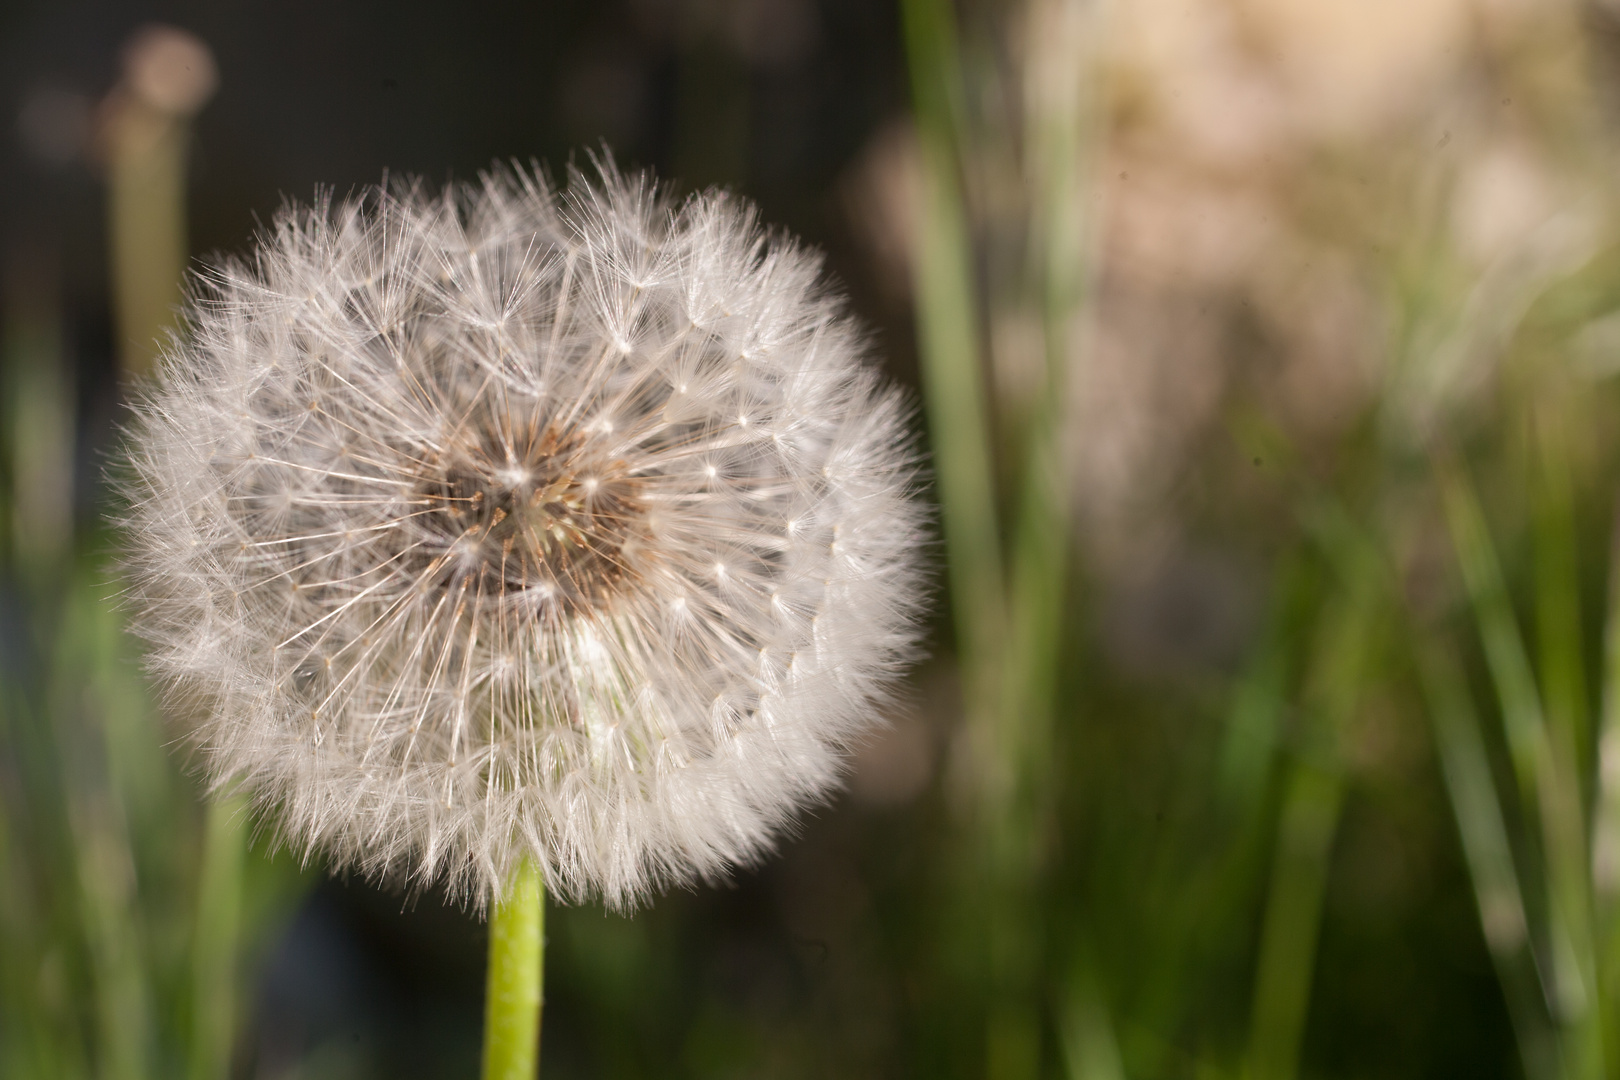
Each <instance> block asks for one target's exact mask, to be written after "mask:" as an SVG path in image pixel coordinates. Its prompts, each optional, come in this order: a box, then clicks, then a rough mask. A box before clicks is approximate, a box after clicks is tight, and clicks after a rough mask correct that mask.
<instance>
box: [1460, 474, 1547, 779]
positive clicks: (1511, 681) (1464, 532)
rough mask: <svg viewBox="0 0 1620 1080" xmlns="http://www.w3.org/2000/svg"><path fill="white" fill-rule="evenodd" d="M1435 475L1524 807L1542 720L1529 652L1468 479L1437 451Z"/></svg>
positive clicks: (1539, 756) (1542, 736) (1541, 747)
mask: <svg viewBox="0 0 1620 1080" xmlns="http://www.w3.org/2000/svg"><path fill="white" fill-rule="evenodd" d="M1434 468H1435V479H1436V482H1437V483H1438V485H1439V488H1440V496H1441V500H1442V502H1443V503H1444V506H1445V512H1446V522H1447V524H1448V525H1449V527H1450V529H1451V543H1452V547H1453V548H1454V549H1455V551H1456V554H1457V564H1458V566H1459V567H1460V568H1461V570H1462V577H1463V584H1464V586H1465V587H1466V588H1467V590H1468V598H1469V601H1470V603H1471V604H1472V605H1473V609H1474V617H1475V620H1476V621H1477V622H1478V624H1479V634H1480V638H1481V640H1482V642H1483V644H1484V646H1485V661H1486V664H1487V666H1488V667H1489V668H1490V672H1491V679H1492V681H1493V682H1494V683H1495V685H1496V694H1497V698H1498V699H1499V701H1500V703H1501V708H1502V724H1503V727H1504V728H1505V730H1506V732H1507V741H1508V753H1509V755H1510V756H1511V758H1512V760H1513V773H1514V776H1515V778H1516V779H1517V781H1518V784H1519V792H1520V795H1521V796H1522V797H1523V799H1524V802H1525V805H1526V806H1534V805H1535V803H1536V772H1537V770H1538V769H1539V768H1540V767H1541V762H1542V760H1543V759H1544V758H1545V757H1546V746H1545V743H1546V725H1545V723H1544V722H1543V720H1542V715H1541V701H1540V699H1539V698H1538V697H1537V695H1536V682H1535V678H1534V676H1533V675H1532V674H1531V671H1530V657H1529V654H1528V653H1527V652H1526V650H1525V647H1524V640H1523V638H1522V637H1521V636H1520V634H1519V626H1518V622H1517V620H1516V618H1515V616H1514V614H1513V604H1512V602H1511V600H1510V599H1509V597H1508V593H1507V585H1506V583H1505V582H1504V581H1503V579H1502V565H1501V563H1500V561H1498V559H1497V556H1496V548H1495V546H1494V545H1493V544H1492V543H1491V538H1490V532H1489V530H1488V529H1487V528H1486V525H1485V515H1484V513H1483V512H1482V511H1481V510H1480V508H1479V498H1478V496H1476V495H1475V493H1474V487H1473V483H1472V482H1471V481H1470V480H1469V479H1468V475H1467V473H1466V472H1464V471H1463V468H1462V466H1461V465H1460V464H1459V463H1458V462H1457V461H1456V460H1455V459H1454V458H1452V457H1451V456H1450V454H1449V453H1446V452H1444V451H1441V452H1439V453H1437V454H1436V456H1435V463H1434Z"/></svg>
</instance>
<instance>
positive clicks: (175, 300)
mask: <svg viewBox="0 0 1620 1080" xmlns="http://www.w3.org/2000/svg"><path fill="white" fill-rule="evenodd" d="M107 142H108V163H107V223H108V232H109V236H108V240H109V242H110V245H111V261H112V274H113V289H112V294H113V308H114V315H115V317H116V322H115V325H116V329H117V335H118V338H117V342H116V344H117V348H118V354H119V358H120V360H121V362H122V365H123V371H124V375H125V376H126V377H131V376H140V375H144V374H146V373H147V372H148V371H150V370H151V367H152V362H153V360H154V358H155V357H156V356H157V350H158V338H159V336H160V335H161V334H162V332H163V329H164V328H165V327H167V326H169V325H171V323H172V322H173V320H174V311H175V309H176V307H177V306H178V305H179V303H180V297H181V281H182V278H183V277H184V274H185V268H186V247H187V242H186V212H185V170H186V149H187V146H188V145H189V142H190V125H189V124H188V123H187V122H186V121H185V119H183V118H181V117H179V116H176V115H174V114H172V113H168V112H164V111H162V110H160V109H157V108H154V107H153V106H152V105H150V104H148V103H146V102H145V101H143V100H141V99H140V98H139V97H137V96H135V95H134V94H131V93H121V94H118V95H116V96H115V97H114V99H113V100H112V101H111V102H110V106H109V124H108V132H107Z"/></svg>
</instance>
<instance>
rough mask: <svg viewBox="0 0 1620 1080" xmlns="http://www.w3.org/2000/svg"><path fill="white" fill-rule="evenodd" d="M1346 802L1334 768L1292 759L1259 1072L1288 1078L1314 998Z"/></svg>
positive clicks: (1271, 908) (1259, 1029) (1257, 1075)
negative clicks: (1332, 861) (1332, 862)
mask: <svg viewBox="0 0 1620 1080" xmlns="http://www.w3.org/2000/svg"><path fill="white" fill-rule="evenodd" d="M1343 802H1344V778H1343V777H1342V776H1341V775H1340V774H1339V772H1338V771H1337V770H1332V769H1324V768H1321V767H1319V766H1317V765H1314V764H1312V763H1310V762H1305V761H1300V762H1297V763H1295V765H1294V767H1293V769H1292V771H1291V775H1290V776H1289V779H1288V790H1287V792H1286V794H1285V795H1284V797H1283V806H1282V821H1281V826H1280V829H1279V834H1278V837H1277V852H1276V855H1275V857H1274V861H1273V863H1272V874H1271V888H1270V891H1269V893H1268V895H1267V898H1266V914H1265V923H1264V925H1263V929H1262V931H1261V937H1260V959H1259V967H1258V975H1257V977H1256V981H1255V991H1254V1015H1253V1028H1252V1031H1251V1034H1250V1063H1251V1076H1252V1077H1253V1078H1254V1080H1289V1078H1291V1077H1293V1076H1294V1075H1295V1074H1296V1072H1297V1070H1298V1063H1299V1047H1300V1042H1301V1040H1302V1038H1303V1036H1304V1033H1305V1019H1306V1014H1307V1011H1308V1009H1309V1006H1310V998H1311V980H1312V976H1313V972H1314V969H1315V966H1316V943H1317V938H1318V937H1319V936H1320V927H1321V921H1322V897H1323V894H1324V892H1325V890H1326V887H1327V872H1328V862H1329V856H1330V855H1331V852H1332V848H1333V837H1334V834H1335V833H1336V832H1337V830H1338V825H1339V812H1340V809H1341V807H1342V804H1343Z"/></svg>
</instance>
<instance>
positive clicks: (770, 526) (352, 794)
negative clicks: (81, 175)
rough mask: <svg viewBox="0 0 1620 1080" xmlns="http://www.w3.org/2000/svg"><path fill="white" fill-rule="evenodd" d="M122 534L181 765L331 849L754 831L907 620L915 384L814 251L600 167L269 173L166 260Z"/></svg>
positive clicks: (561, 859) (347, 863)
mask: <svg viewBox="0 0 1620 1080" xmlns="http://www.w3.org/2000/svg"><path fill="white" fill-rule="evenodd" d="M187 318H188V330H187V331H186V333H185V335H184V337H183V339H182V340H181V341H179V342H177V343H176V344H174V345H173V346H172V347H171V348H170V349H169V351H168V353H167V355H165V356H164V357H163V359H162V361H161V363H160V365H159V370H158V373H157V375H156V378H155V379H154V381H153V383H152V385H151V386H150V387H149V388H148V390H147V392H146V394H145V395H144V397H143V399H142V400H141V401H140V403H139V404H138V405H137V407H136V415H137V419H136V422H135V424H134V425H133V428H132V431H131V433H130V449H129V460H130V464H131V468H130V469H129V470H128V477H129V480H128V486H129V489H130V501H131V510H130V512H129V519H128V522H127V531H126V537H127V547H128V556H127V562H128V567H129V576H130V579H131V596H132V600H133V605H134V608H135V611H136V616H137V620H136V621H137V627H138V629H140V631H141V632H142V633H143V634H144V635H145V636H146V637H147V638H148V639H149V640H150V642H151V643H152V647H153V648H152V656H153V661H152V662H153V665H154V667H155V668H156V670H157V671H158V672H159V673H160V674H161V676H162V677H164V679H165V680H166V681H167V682H168V684H169V685H170V687H171V688H172V689H173V690H174V691H175V692H176V694H177V696H178V697H180V698H182V699H185V700H186V701H187V702H188V703H189V705H190V708H189V710H188V711H189V713H190V715H192V716H193V717H194V719H193V721H192V724H193V730H192V735H193V738H194V740H195V743H196V745H197V746H198V747H199V748H200V750H201V752H202V757H203V761H204V762H205V763H206V768H207V771H208V773H209V776H210V777H211V779H212V780H213V781H214V782H215V783H217V784H224V783H226V782H229V781H232V780H240V781H241V782H242V783H243V784H244V785H245V786H246V788H247V790H248V791H250V792H252V793H253V795H254V797H255V798H256V800H257V801H258V803H259V804H260V805H261V806H262V807H263V808H264V809H266V810H269V811H271V812H272V814H273V818H274V820H275V821H276V822H278V827H279V828H280V830H281V833H282V835H283V836H284V837H285V838H286V839H288V840H289V841H291V842H292V843H294V844H295V845H296V846H298V847H299V848H301V849H302V850H305V851H324V852H325V853H327V854H328V855H329V857H330V858H331V860H332V862H333V865H334V866H336V867H354V868H358V869H360V870H361V871H363V872H366V873H368V874H373V875H380V876H389V877H395V878H405V879H409V880H412V881H415V882H425V881H428V880H433V879H439V878H446V879H448V880H449V881H450V882H451V883H452V885H453V887H456V888H458V889H460V890H461V891H462V892H463V893H464V895H469V896H471V897H473V898H474V899H475V900H476V901H478V902H482V901H483V900H485V899H487V898H488V897H490V896H491V895H496V894H498V893H499V891H500V890H501V888H502V885H503V883H504V882H505V881H506V880H507V878H508V875H509V873H510V871H511V869H512V868H513V866H514V864H515V862H516V860H518V859H519V858H520V857H521V856H523V855H525V854H526V855H529V856H531V857H533V858H534V859H536V860H537V861H538V863H539V864H540V866H541V868H542V869H543V872H544V874H545V877H546V880H547V883H548V885H549V886H550V888H551V889H552V890H553V891H555V892H557V893H559V894H560V895H562V896H563V897H565V898H569V899H576V900H577V899H581V898H585V897H588V896H600V897H601V898H602V899H603V900H604V901H605V902H606V903H608V904H609V905H610V906H613V907H618V908H623V907H628V906H632V905H634V904H635V903H636V902H638V901H639V900H641V899H643V898H645V896H646V895H647V894H648V893H649V892H650V891H651V890H654V889H657V888H660V887H663V886H665V885H667V884H670V883H674V882H683V881H688V880H691V879H693V878H694V877H705V878H707V877H713V876H715V875H716V874H719V873H721V872H723V871H724V870H725V868H726V867H727V866H729V865H732V864H737V863H746V862H748V861H750V860H752V859H755V858H757V857H758V856H759V855H761V854H762V853H763V852H764V851H765V850H767V849H768V848H769V846H770V845H771V844H772V842H773V839H774V837H775V835H776V834H777V833H778V832H779V831H780V830H781V828H782V827H783V826H784V824H785V823H786V822H787V821H788V819H789V818H790V816H791V815H792V814H793V812H794V811H795V810H796V809H798V808H800V807H802V806H803V805H805V804H806V803H807V802H809V801H812V800H814V799H816V798H818V797H820V796H822V795H824V794H825V793H826V792H827V791H828V790H829V788H830V787H831V786H832V785H833V784H835V783H836V782H837V780H838V778H839V775H840V771H841V764H842V760H843V755H844V751H846V750H847V748H848V747H849V746H850V744H851V742H852V741H853V740H855V739H857V738H858V737H860V736H861V735H862V734H863V733H864V732H866V731H867V730H868V729H869V728H870V726H871V725H872V723H873V722H874V719H875V711H876V707H877V704H878V702H879V700H880V699H881V697H882V695H883V693H884V691H885V688H886V687H887V686H889V685H890V684H891V682H892V679H893V677H894V676H895V675H896V674H897V672H898V671H899V669H900V668H901V667H902V666H903V665H904V663H905V662H906V661H907V659H908V658H909V657H910V656H911V655H912V653H913V650H914V648H915V644H916V640H917V614H918V608H919V603H920V597H921V593H920V581H919V570H918V560H917V551H918V547H919V542H920V539H921V537H922V534H923V528H922V514H921V511H920V510H919V508H918V506H917V504H916V503H915V502H914V501H913V500H912V499H911V498H910V496H911V494H912V491H911V489H912V488H913V486H914V480H915V476H916V469H915V463H914V455H913V453H912V450H911V443H910V440H909V437H908V435H907V434H906V419H907V412H908V410H907V407H906V405H905V404H904V402H903V400H902V398H901V397H900V396H899V395H898V394H897V393H896V392H895V391H893V390H892V389H887V388H885V387H884V386H883V385H881V383H880V381H879V380H878V378H877V377H876V376H875V375H874V374H873V373H872V372H871V371H870V370H869V369H868V368H867V367H866V366H865V364H864V363H863V362H862V344H861V338H860V335H859V333H858V332H857V330H856V328H855V327H854V326H853V325H852V324H851V322H850V320H849V319H848V318H847V317H846V315H845V314H844V313H843V310H842V307H841V304H840V303H839V301H838V300H837V299H836V298H835V297H832V296H830V295H829V294H828V292H827V291H826V289H825V288H824V286H823V285H822V283H821V281H820V267H819V264H818V262H817V260H816V258H815V257H814V256H812V255H811V254H809V253H807V252H805V251H804V250H803V249H802V248H800V247H798V246H796V245H795V244H794V243H792V242H791V241H788V240H785V239H782V238H779V237H773V236H767V235H766V234H765V233H764V232H763V231H762V230H761V228H760V227H759V225H758V223H757V220H756V217H755V214H754V212H753V210H752V209H751V208H749V207H747V206H746V205H744V204H741V203H739V202H738V201H737V200H736V199H734V198H732V197H728V196H726V195H723V194H707V195H702V196H697V197H694V198H692V199H690V200H688V201H686V202H685V203H684V204H681V205H680V206H678V207H676V206H673V205H672V204H670V203H669V202H668V201H667V200H664V199H662V198H661V197H660V196H659V195H658V193H657V192H656V191H655V190H654V189H653V188H652V186H651V185H650V184H649V183H648V182H646V181H644V180H637V179H624V178H621V177H619V176H618V175H617V174H615V173H614V172H612V171H611V170H606V171H605V172H604V175H603V176H602V177H601V179H600V180H598V181H588V180H586V179H584V178H582V177H581V176H579V175H577V174H574V175H572V176H571V179H570V184H569V186H568V188H567V190H566V191H565V192H561V193H559V192H556V191H554V190H553V189H552V188H551V187H550V186H549V185H548V184H547V183H546V181H545V180H544V179H543V178H542V177H540V176H538V175H535V174H532V173H528V172H524V171H521V170H519V171H497V172H495V173H492V174H490V175H488V176H486V177H484V178H483V179H482V181H481V183H478V184H475V185H464V186H452V187H450V188H448V189H447V190H445V191H444V192H443V193H442V194H439V195H432V194H429V193H427V192H425V191H424V190H423V189H422V188H421V186H420V185H417V184H410V185H395V186H394V187H393V188H392V189H389V190H384V189H371V190H368V191H366V192H364V193H363V194H361V195H360V196H358V197H356V198H353V199H351V200H349V201H347V202H344V203H342V204H341V205H337V206H333V205H330V204H329V203H327V202H322V203H321V204H319V205H317V206H316V207H314V208H307V207H297V206H294V207H289V208H287V209H284V210H283V211H282V212H281V213H280V214H279V215H278V216H277V217H276V219H275V222H274V224H273V226H272V227H271V228H270V229H269V230H268V232H267V233H266V234H265V235H264V236H262V237H261V238H260V241H259V243H258V246H257V248H256V250H255V251H254V253H253V256H252V258H251V260H250V261H246V262H242V261H232V262H227V263H225V264H223V265H222V266H220V267H218V268H216V269H214V270H212V271H210V272H209V273H208V274H206V275H205V276H203V277H202V278H201V279H200V280H199V281H198V282H197V283H195V285H194V287H193V290H192V299H191V301H190V303H189V305H188V308H187Z"/></svg>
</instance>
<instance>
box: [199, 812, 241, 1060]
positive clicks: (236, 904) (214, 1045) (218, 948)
mask: <svg viewBox="0 0 1620 1080" xmlns="http://www.w3.org/2000/svg"><path fill="white" fill-rule="evenodd" d="M246 818H247V799H246V797H245V796H242V795H231V796H229V797H222V798H218V799H214V800H213V801H211V802H210V803H209V804H208V810H207V816H206V819H205V822H204V826H203V856H202V874H201V878H200V880H199V882H198V892H197V924H196V939H195V946H194V951H193V953H192V963H191V995H192V1000H191V1045H190V1049H189V1061H188V1069H187V1075H188V1076H190V1078H191V1080H222V1078H224V1077H228V1076H229V1075H230V1073H231V1045H232V1043H233V1042H234V1034H235V1027H236V961H237V954H238V951H239V948H240V946H239V941H240V939H241V927H242V873H243V863H244V862H245V860H246V858H247V828H246Z"/></svg>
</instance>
